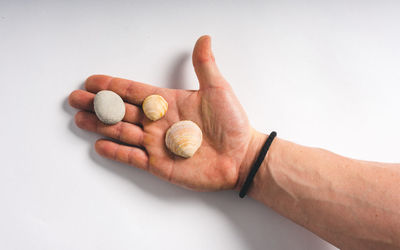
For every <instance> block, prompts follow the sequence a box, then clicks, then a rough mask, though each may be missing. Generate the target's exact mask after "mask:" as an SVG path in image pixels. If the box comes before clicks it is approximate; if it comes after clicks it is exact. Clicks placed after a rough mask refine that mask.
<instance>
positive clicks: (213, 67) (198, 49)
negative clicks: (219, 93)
mask: <svg viewBox="0 0 400 250" xmlns="http://www.w3.org/2000/svg"><path fill="white" fill-rule="evenodd" d="M192 61H193V66H194V70H195V71H196V75H197V79H198V80H199V83H200V89H205V88H209V87H223V86H226V85H227V82H226V81H225V79H224V78H223V76H222V75H221V73H220V72H219V70H218V67H217V64H216V63H215V58H214V55H213V53H212V51H211V37H210V36H202V37H200V38H199V39H198V40H197V42H196V45H195V46H194V49H193V55H192Z"/></svg>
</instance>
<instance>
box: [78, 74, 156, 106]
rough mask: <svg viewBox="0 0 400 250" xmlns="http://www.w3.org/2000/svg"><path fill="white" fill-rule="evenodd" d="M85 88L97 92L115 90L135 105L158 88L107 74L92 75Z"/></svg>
mask: <svg viewBox="0 0 400 250" xmlns="http://www.w3.org/2000/svg"><path fill="white" fill-rule="evenodd" d="M85 88H86V90H87V91H89V92H92V93H95V94H96V93H97V92H99V91H101V90H111V91H114V92H115V93H117V94H118V95H119V96H121V98H122V99H123V100H124V101H126V102H129V103H132V104H135V105H141V104H142V102H143V100H144V98H146V97H147V96H149V95H152V94H154V93H155V92H156V91H157V89H158V88H157V87H154V86H151V85H148V84H144V83H140V82H135V81H131V80H127V79H123V78H117V77H111V76H107V75H92V76H90V77H89V78H88V79H86V82H85Z"/></svg>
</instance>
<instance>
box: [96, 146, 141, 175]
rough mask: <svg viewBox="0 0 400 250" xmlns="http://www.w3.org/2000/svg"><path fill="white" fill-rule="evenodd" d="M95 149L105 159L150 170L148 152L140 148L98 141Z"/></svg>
mask: <svg viewBox="0 0 400 250" xmlns="http://www.w3.org/2000/svg"><path fill="white" fill-rule="evenodd" d="M94 147H95V149H96V152H97V153H98V154H99V155H101V156H103V157H106V158H109V159H111V160H116V161H119V162H123V163H127V164H129V165H133V166H135V167H137V168H140V169H143V170H147V169H148V162H149V158H148V156H147V154H146V152H145V151H144V150H142V149H140V148H136V147H132V146H126V145H122V144H119V143H116V142H112V141H109V140H104V139H100V140H98V141H96V143H95V145H94Z"/></svg>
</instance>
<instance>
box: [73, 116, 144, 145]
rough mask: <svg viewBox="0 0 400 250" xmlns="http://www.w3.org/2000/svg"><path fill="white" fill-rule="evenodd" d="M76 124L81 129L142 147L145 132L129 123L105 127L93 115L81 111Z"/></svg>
mask: <svg viewBox="0 0 400 250" xmlns="http://www.w3.org/2000/svg"><path fill="white" fill-rule="evenodd" d="M75 123H76V125H77V126H78V127H80V128H81V129H85V130H88V131H91V132H96V133H99V134H101V135H104V136H107V137H110V138H113V139H116V140H118V141H121V142H123V143H126V144H130V145H135V146H142V145H143V130H142V129H141V128H140V127H139V126H136V125H134V124H131V123H128V122H118V123H117V124H115V125H105V124H104V123H102V122H101V121H100V120H99V119H97V117H96V115H95V114H93V113H89V112H85V111H79V112H78V113H76V115H75Z"/></svg>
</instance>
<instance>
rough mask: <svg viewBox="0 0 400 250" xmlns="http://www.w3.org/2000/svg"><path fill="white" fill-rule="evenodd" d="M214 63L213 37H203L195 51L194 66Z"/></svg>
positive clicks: (198, 41)
mask: <svg viewBox="0 0 400 250" xmlns="http://www.w3.org/2000/svg"><path fill="white" fill-rule="evenodd" d="M210 61H214V56H213V54H212V51H211V37H210V36H209V35H204V36H201V37H200V38H199V39H198V40H197V42H196V44H195V46H194V50H193V65H194V66H196V65H197V64H201V63H207V62H210Z"/></svg>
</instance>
